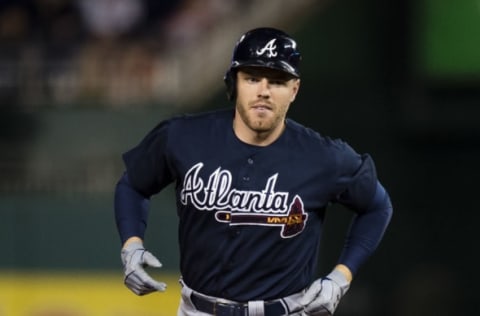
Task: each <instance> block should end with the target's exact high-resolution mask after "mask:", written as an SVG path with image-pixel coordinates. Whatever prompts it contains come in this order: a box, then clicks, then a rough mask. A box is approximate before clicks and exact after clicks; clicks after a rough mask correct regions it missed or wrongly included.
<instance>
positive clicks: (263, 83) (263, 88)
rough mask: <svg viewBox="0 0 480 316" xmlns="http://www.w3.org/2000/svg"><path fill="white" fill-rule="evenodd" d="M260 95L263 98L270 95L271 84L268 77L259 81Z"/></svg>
mask: <svg viewBox="0 0 480 316" xmlns="http://www.w3.org/2000/svg"><path fill="white" fill-rule="evenodd" d="M258 96H259V97H262V98H269V97H270V84H269V81H268V79H267V78H262V79H261V80H260V81H259V83H258Z"/></svg>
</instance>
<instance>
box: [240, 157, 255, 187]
mask: <svg viewBox="0 0 480 316" xmlns="http://www.w3.org/2000/svg"><path fill="white" fill-rule="evenodd" d="M247 163H248V165H249V168H247V170H248V169H250V168H251V166H253V158H252V157H249V158H248V159H247ZM242 180H243V181H245V182H248V181H250V176H249V175H248V174H246V175H244V176H243V177H242Z"/></svg>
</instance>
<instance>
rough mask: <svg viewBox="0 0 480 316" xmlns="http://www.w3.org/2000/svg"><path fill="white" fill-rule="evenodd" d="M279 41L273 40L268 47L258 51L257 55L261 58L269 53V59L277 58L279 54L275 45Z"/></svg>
mask: <svg viewBox="0 0 480 316" xmlns="http://www.w3.org/2000/svg"><path fill="white" fill-rule="evenodd" d="M276 40H277V39H276V38H274V39H272V40H270V41H269V42H268V43H267V45H265V46H264V47H263V48H262V49H257V54H258V55H259V56H262V55H263V54H265V52H267V51H268V54H267V57H268V58H272V57H277V54H278V53H277V52H276V51H275V50H276V49H277V45H275V41H276Z"/></svg>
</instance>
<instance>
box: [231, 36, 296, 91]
mask: <svg viewBox="0 0 480 316" xmlns="http://www.w3.org/2000/svg"><path fill="white" fill-rule="evenodd" d="M300 59H301V56H300V53H299V52H298V50H297V43H296V42H295V40H293V39H292V38H291V37H290V36H289V35H288V34H286V33H285V32H283V31H281V30H278V29H274V28H269V27H262V28H257V29H253V30H251V31H248V32H247V33H245V34H243V35H242V37H240V40H239V41H238V42H237V43H236V45H235V48H234V50H233V57H232V62H231V64H230V68H229V69H228V70H227V73H226V74H225V77H224V81H225V84H226V86H227V96H228V98H229V100H233V99H234V98H235V97H236V91H235V90H236V70H237V69H238V68H239V67H265V68H271V69H276V70H280V71H283V72H286V73H288V74H290V75H292V76H293V77H296V78H300V69H299V66H300Z"/></svg>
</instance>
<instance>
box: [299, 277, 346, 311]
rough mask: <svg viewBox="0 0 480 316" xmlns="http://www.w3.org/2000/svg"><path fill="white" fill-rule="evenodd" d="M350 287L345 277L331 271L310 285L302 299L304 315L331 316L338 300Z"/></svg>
mask: <svg viewBox="0 0 480 316" xmlns="http://www.w3.org/2000/svg"><path fill="white" fill-rule="evenodd" d="M349 287H350V282H349V281H348V280H347V279H346V277H345V275H344V274H343V273H342V272H340V271H338V270H333V271H332V272H331V273H330V274H328V275H327V276H326V277H324V278H321V279H318V280H316V281H315V282H313V283H312V285H310V287H309V288H308V289H307V291H306V292H305V294H304V296H303V298H302V305H303V306H304V310H305V313H306V314H307V315H311V316H324V315H325V316H327V315H333V313H334V312H335V309H336V308H337V306H338V303H339V302H340V299H341V298H342V297H343V295H345V293H346V292H347V291H348V288H349Z"/></svg>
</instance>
